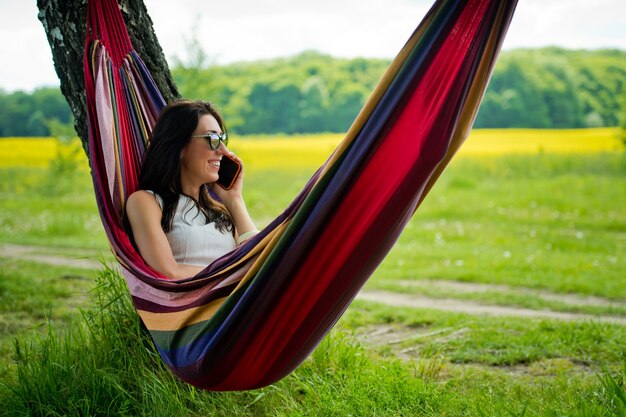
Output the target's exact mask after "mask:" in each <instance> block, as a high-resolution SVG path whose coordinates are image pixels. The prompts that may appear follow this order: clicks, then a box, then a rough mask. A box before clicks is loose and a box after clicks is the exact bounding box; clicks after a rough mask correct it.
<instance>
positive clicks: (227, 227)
mask: <svg viewBox="0 0 626 417" xmlns="http://www.w3.org/2000/svg"><path fill="white" fill-rule="evenodd" d="M205 114H210V115H211V116H213V117H215V119H216V120H217V122H218V124H219V125H220V128H221V129H222V131H224V132H226V126H225V124H224V119H223V118H222V116H221V115H220V114H219V113H218V112H217V110H216V109H215V108H214V107H213V106H212V105H211V104H210V103H207V102H204V101H191V100H177V101H174V102H171V103H169V104H168V105H167V106H165V107H164V108H163V110H162V111H161V114H160V115H159V119H158V120H157V123H156V125H155V126H154V129H153V130H152V135H151V137H150V143H149V144H148V149H147V151H146V155H145V158H144V161H143V165H142V167H141V172H140V174H139V188H140V189H142V190H151V191H154V192H155V193H156V194H158V195H160V196H161V198H163V217H162V218H161V227H162V228H163V231H165V232H166V233H167V232H169V231H170V230H171V229H172V222H173V220H174V212H175V210H176V205H177V203H178V198H179V197H180V195H181V194H182V195H186V194H185V193H183V189H182V185H181V182H180V154H181V151H182V150H183V148H184V147H185V145H187V143H188V142H189V141H190V140H191V134H192V133H193V131H194V130H195V129H196V127H197V126H198V121H199V119H200V116H202V115H205ZM187 197H189V198H190V199H191V200H192V201H194V203H195V205H196V207H197V208H198V210H199V211H200V213H202V214H203V215H204V217H205V219H206V222H207V223H211V222H215V225H216V227H217V228H218V230H220V231H221V232H222V233H224V232H226V231H229V232H233V233H234V227H233V220H232V217H231V215H230V213H229V212H228V210H226V207H224V205H223V204H221V203H219V202H218V201H217V200H215V199H214V198H213V197H211V195H210V194H209V190H208V187H207V185H206V184H203V185H202V187H201V188H200V194H199V196H198V200H197V201H196V200H195V199H194V198H193V197H191V196H189V195H187Z"/></svg>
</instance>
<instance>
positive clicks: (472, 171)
mask: <svg viewBox="0 0 626 417" xmlns="http://www.w3.org/2000/svg"><path fill="white" fill-rule="evenodd" d="M625 177H626V159H625V157H624V155H623V154H619V153H615V154H594V155H542V154H539V155H533V156H520V155H518V156H503V157H499V158H482V159H479V158H464V159H461V160H458V161H456V163H453V164H451V166H450V167H449V169H448V170H447V171H446V172H444V174H443V175H442V177H441V178H440V181H439V182H438V183H437V184H436V185H435V187H434V188H433V190H432V191H431V194H430V195H429V196H428V197H427V198H426V200H425V201H424V204H423V205H422V206H421V207H420V209H419V210H418V211H417V213H416V214H415V216H414V217H413V219H412V220H411V222H410V223H409V225H408V227H407V228H406V229H405V231H404V233H403V234H402V236H401V237H400V239H399V241H398V244H397V245H396V246H395V247H394V249H393V250H392V251H391V252H390V254H389V256H388V257H387V258H386V259H385V262H383V264H382V265H381V267H380V268H379V269H378V270H377V271H376V274H375V278H374V279H380V280H384V279H400V278H401V279H416V280H417V279H447V280H455V281H468V282H480V283H494V284H506V285H510V286H524V287H530V288H543V289H548V290H551V291H554V292H562V293H569V292H574V293H579V294H589V295H597V296H604V297H607V298H612V299H624V298H626V275H625V274H624V273H623V271H624V270H626V258H625V257H624V255H623V254H624V250H625V246H626V239H625V232H626V216H625V215H624V214H625V211H624V207H626V193H625V192H624V191H623V190H624V178H625Z"/></svg>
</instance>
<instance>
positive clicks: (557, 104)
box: [475, 47, 626, 128]
mask: <svg viewBox="0 0 626 417" xmlns="http://www.w3.org/2000/svg"><path fill="white" fill-rule="evenodd" d="M625 58H626V52H624V51H620V50H595V51H588V50H566V49H561V48H555V47H550V48H541V49H516V50H512V51H506V52H503V53H502V54H501V56H500V58H499V60H498V62H497V64H496V67H495V69H494V73H493V76H492V79H491V83H490V85H489V87H488V89H487V92H486V93H485V98H484V101H483V105H482V107H481V109H480V111H479V113H478V115H477V118H476V123H475V127H534V128H576V127H599V126H617V125H618V124H619V118H620V114H621V112H622V111H623V110H621V109H623V108H624V103H623V97H624V95H626V82H625V81H624V80H626V64H625V62H626V59H625Z"/></svg>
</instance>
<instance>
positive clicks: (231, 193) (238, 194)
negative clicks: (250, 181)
mask: <svg viewBox="0 0 626 417" xmlns="http://www.w3.org/2000/svg"><path fill="white" fill-rule="evenodd" d="M226 155H228V156H230V157H231V158H232V159H234V160H235V161H237V162H238V163H239V165H240V166H241V170H240V171H239V175H237V178H236V179H235V183H234V184H233V186H232V187H231V189H230V190H225V189H223V188H222V187H220V186H219V185H217V184H216V183H213V184H212V185H211V187H212V188H211V191H212V192H213V193H214V194H215V195H216V196H217V197H218V198H219V199H220V200H221V201H222V203H224V205H225V206H226V208H227V209H228V210H229V211H230V207H229V206H232V204H237V203H238V202H239V201H243V176H244V167H243V161H242V160H241V159H239V158H238V157H237V156H236V155H235V154H234V152H230V151H228V150H227V152H226ZM226 155H224V156H223V158H226Z"/></svg>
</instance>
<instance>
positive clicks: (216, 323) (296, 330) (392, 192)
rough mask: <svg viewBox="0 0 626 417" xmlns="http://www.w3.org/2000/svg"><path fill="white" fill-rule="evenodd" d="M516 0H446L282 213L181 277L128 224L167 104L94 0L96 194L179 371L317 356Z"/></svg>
mask: <svg viewBox="0 0 626 417" xmlns="http://www.w3.org/2000/svg"><path fill="white" fill-rule="evenodd" d="M515 6H516V0H437V1H436V3H435V5H434V6H433V7H432V9H431V10H430V11H429V12H428V14H427V16H426V17H425V18H424V20H423V21H422V23H421V24H420V25H419V26H418V27H417V29H416V30H415V32H414V33H413V35H412V36H411V37H410V39H409V40H408V41H407V43H406V45H405V46H404V47H403V49H402V50H401V51H400V53H399V54H398V56H397V57H396V58H395V59H394V60H393V62H392V63H391V65H390V66H389V68H388V70H387V71H386V73H385V74H384V75H383V77H382V79H381V81H380V83H379V85H378V86H377V87H376V89H375V90H374V92H373V93H372V95H371V96H370V98H369V100H368V101H367V103H366V104H365V106H364V107H363V109H362V110H361V112H360V113H359V115H358V116H357V118H356V120H355V121H354V123H353V124H352V126H351V127H350V129H349V131H348V132H347V134H346V137H345V139H344V140H343V141H342V142H341V143H340V144H339V146H338V147H337V149H336V150H335V151H334V153H333V154H332V155H331V156H330V158H329V159H328V161H327V162H326V163H325V164H324V165H323V166H322V167H320V169H319V170H318V171H317V172H316V173H315V174H314V175H313V177H312V178H311V179H310V180H309V182H308V183H307V184H306V185H305V187H304V189H303V190H302V191H301V192H300V193H299V194H298V196H297V197H296V198H295V199H294V201H293V202H292V203H291V204H290V205H289V206H288V207H287V208H286V209H285V211H284V212H283V213H281V214H280V215H279V216H278V217H277V218H276V219H275V220H274V221H272V222H271V223H270V224H269V225H268V226H267V227H265V228H264V229H263V230H262V231H261V232H260V233H259V234H258V235H256V236H254V237H253V238H251V239H249V240H248V241H246V242H245V243H244V244H243V245H241V246H240V247H239V248H237V249H236V250H234V251H233V252H231V253H229V254H226V255H225V256H223V257H221V258H220V259H218V260H216V261H215V262H213V263H212V264H211V265H208V266H207V268H206V269H205V270H204V271H203V272H201V273H200V274H198V275H197V276H195V277H190V278H187V279H182V280H176V281H174V280H170V279H167V278H165V277H164V276H162V275H161V274H159V273H158V272H157V271H155V270H153V269H152V268H150V267H149V266H148V265H147V264H146V263H145V262H144V261H143V259H142V258H141V256H140V255H139V253H137V251H136V250H135V249H134V247H133V245H132V244H131V239H130V237H129V235H128V234H127V231H126V230H125V228H124V222H123V208H124V202H125V199H126V197H127V196H128V195H130V194H131V193H132V192H134V191H135V190H136V189H137V179H138V173H139V170H140V165H141V161H142V157H143V154H144V152H145V148H146V146H147V144H148V140H149V135H150V131H151V129H152V126H154V123H155V121H156V119H157V117H158V114H159V111H160V109H161V108H162V107H163V106H164V105H165V101H164V100H163V97H162V96H161V94H160V93H159V91H158V88H157V87H156V85H155V83H154V81H153V79H152V77H151V75H150V73H149V72H148V70H147V69H146V67H145V65H144V64H143V62H142V61H141V59H140V57H139V56H138V55H137V53H136V52H135V51H134V50H133V49H132V45H131V42H130V39H129V37H128V33H127V31H126V28H125V25H124V21H123V19H122V16H121V13H120V11H119V7H118V5H117V1H116V0H90V1H89V3H88V18H87V39H86V42H85V88H86V97H87V110H88V111H87V114H88V124H89V126H88V127H89V151H90V152H89V159H90V166H91V170H92V177H93V184H94V191H95V194H96V198H97V204H98V208H99V212H100V216H101V219H102V222H103V225H104V229H105V231H106V233H107V236H108V238H109V241H110V244H111V249H112V251H113V253H114V254H115V256H116V258H117V259H118V260H119V262H120V264H121V265H122V267H123V268H122V269H123V272H124V276H125V278H126V282H127V284H128V288H129V291H130V294H131V296H132V299H133V303H134V305H135V307H136V309H137V312H138V313H139V315H140V317H141V319H142V321H143V322H144V324H145V325H146V327H147V329H148V330H149V332H150V334H151V336H152V339H153V341H154V343H155V346H156V347H157V349H158V351H159V353H160V355H161V357H162V358H163V360H164V362H165V363H166V364H167V365H168V366H169V367H170V368H171V369H172V371H173V372H174V373H175V374H176V375H177V376H178V377H180V378H181V379H183V380H185V381H187V382H188V383H191V384H193V385H196V386H198V387H201V388H204V389H209V390H215V391H222V390H242V389H253V388H258V387H262V386H265V385H268V384H271V383H273V382H274V381H276V380H278V379H280V378H282V377H284V376H285V375H287V374H288V373H289V372H291V371H292V370H293V369H295V368H296V367H297V366H298V365H299V364H300V363H301V362H302V361H303V360H304V359H305V358H306V357H307V356H308V355H309V353H310V352H311V351H312V350H313V349H314V348H315V346H316V345H317V344H318V343H319V342H320V340H321V339H322V338H323V337H324V335H325V334H326V333H327V332H328V331H329V330H330V329H331V328H332V326H333V325H334V324H335V322H336V321H337V320H338V319H339V317H340V316H341V314H342V313H343V312H344V311H345V309H346V308H347V307H348V305H349V304H350V302H351V301H352V300H353V298H354V297H355V296H356V294H357V292H358V291H359V290H360V288H361V287H362V286H363V285H364V283H365V282H366V280H367V279H368V277H369V276H370V275H371V274H372V273H373V271H374V270H375V268H376V267H377V266H378V265H379V263H380V262H381V261H382V259H383V258H384V256H385V255H386V254H387V252H388V251H389V250H390V249H391V247H392V245H393V244H394V242H395V241H396V240H397V238H398V236H399V235H400V233H401V231H402V229H403V228H404V226H405V225H406V224H407V222H408V221H409V220H410V218H411V216H412V214H413V213H414V212H415V210H416V209H417V207H418V206H419V204H420V203H421V202H422V201H423V199H424V197H425V196H426V194H427V193H428V191H429V190H430V189H431V187H432V186H433V184H434V183H435V181H436V180H437V178H438V177H439V175H440V174H441V172H442V171H443V169H444V168H445V166H446V165H447V164H448V162H449V161H450V159H451V158H452V156H453V155H454V154H455V152H456V151H457V150H458V149H459V147H460V146H461V144H462V143H463V141H464V140H465V138H466V137H467V135H468V133H469V130H470V128H471V125H472V123H473V120H474V118H475V115H476V112H477V109H478V105H479V103H480V100H481V98H482V96H483V94H484V91H485V88H486V85H487V82H488V79H489V76H490V74H491V72H492V69H493V65H494V62H495V59H496V56H497V54H498V52H499V50H500V47H501V44H502V40H503V38H504V34H505V32H506V29H507V28H508V25H509V23H510V20H511V17H512V15H513V11H514V9H515ZM416 256H419V254H416Z"/></svg>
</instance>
